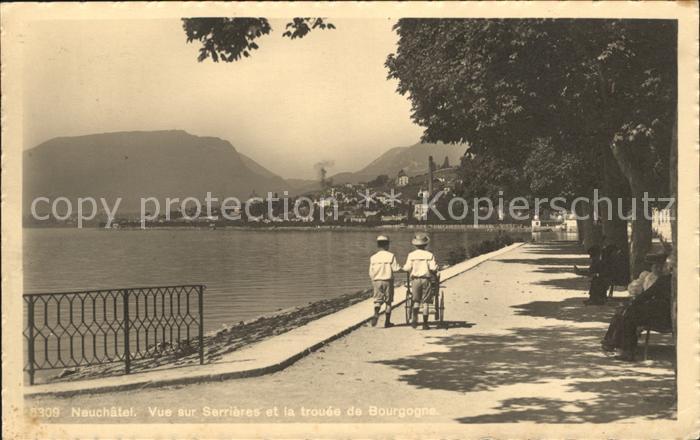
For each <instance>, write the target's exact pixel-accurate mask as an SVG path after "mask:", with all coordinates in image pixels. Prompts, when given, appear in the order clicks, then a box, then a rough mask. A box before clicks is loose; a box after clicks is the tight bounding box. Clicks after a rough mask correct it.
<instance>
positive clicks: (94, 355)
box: [23, 285, 205, 385]
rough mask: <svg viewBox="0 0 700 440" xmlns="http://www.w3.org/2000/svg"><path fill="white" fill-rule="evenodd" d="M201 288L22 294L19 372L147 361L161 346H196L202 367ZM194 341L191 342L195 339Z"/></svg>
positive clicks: (127, 365) (31, 373) (126, 366)
mask: <svg viewBox="0 0 700 440" xmlns="http://www.w3.org/2000/svg"><path fill="white" fill-rule="evenodd" d="M204 289H205V286H203V285H183V286H160V287H139V288H130V289H105V290H90V291H79V292H60V293H36V294H24V295H23V299H24V305H25V315H26V321H25V322H26V325H25V329H24V340H25V343H26V351H25V352H26V357H27V362H26V363H25V368H24V370H25V371H27V372H28V374H29V383H30V384H32V385H33V384H34V375H35V372H36V371H39V370H52V369H58V368H73V367H83V366H90V365H99V364H108V363H114V362H124V369H125V372H126V373H127V374H129V373H130V372H131V363H132V361H137V360H143V359H149V358H152V357H155V356H156V355H157V354H158V353H160V352H161V351H162V350H163V348H164V347H171V348H178V347H193V346H195V345H196V346H198V347H197V348H198V351H199V362H200V364H202V363H204V344H203V342H204V341H203V339H204V297H203V294H204ZM195 338H196V339H195Z"/></svg>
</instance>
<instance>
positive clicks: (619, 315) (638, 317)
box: [602, 254, 673, 361]
mask: <svg viewBox="0 0 700 440" xmlns="http://www.w3.org/2000/svg"><path fill="white" fill-rule="evenodd" d="M646 261H647V263H650V264H651V271H650V272H646V271H645V272H642V274H640V276H639V278H637V279H636V280H634V281H632V283H630V285H629V290H630V294H631V295H632V298H631V300H630V301H629V302H627V303H626V304H625V305H623V306H622V307H621V308H620V309H619V310H618V311H617V312H616V313H615V315H614V316H613V318H612V320H611V321H610V326H609V327H608V331H607V333H606V334H605V337H604V338H603V341H602V346H603V350H605V351H615V350H620V351H621V355H620V358H621V359H623V360H630V361H633V360H634V356H635V353H636V351H637V338H638V333H637V328H638V327H641V326H649V327H652V328H670V327H671V276H672V275H671V274H672V269H673V267H672V266H673V265H672V262H671V261H670V260H667V258H666V255H665V254H650V255H647V258H646Z"/></svg>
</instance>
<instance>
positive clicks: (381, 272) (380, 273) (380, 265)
mask: <svg viewBox="0 0 700 440" xmlns="http://www.w3.org/2000/svg"><path fill="white" fill-rule="evenodd" d="M400 270H401V266H399V263H397V262H396V257H395V256H394V254H392V253H391V252H389V251H385V250H384V249H382V250H380V251H378V252H377V253H376V254H374V255H372V256H371V257H370V259H369V277H370V279H372V281H388V280H393V279H394V272H398V271H400Z"/></svg>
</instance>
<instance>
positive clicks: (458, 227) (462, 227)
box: [24, 224, 531, 232]
mask: <svg viewBox="0 0 700 440" xmlns="http://www.w3.org/2000/svg"><path fill="white" fill-rule="evenodd" d="M24 229H76V230H77V229H78V228H77V227H75V226H64V225H51V226H49V225H44V226H34V225H32V226H26V225H25V226H24ZM82 229H89V230H108V231H120V230H123V231H134V230H193V229H197V230H218V229H223V230H234V231H377V230H407V231H412V230H438V231H439V230H444V231H519V232H531V230H530V226H529V225H518V224H498V225H494V224H484V225H471V224H445V225H441V224H410V225H403V224H400V225H372V226H368V225H357V226H348V225H313V226H292V225H290V226H268V225H261V226H242V225H220V226H216V227H210V226H209V225H207V224H198V225H184V224H183V225H172V224H171V225H163V226H151V225H148V226H146V228H141V227H140V226H137V225H134V226H122V227H119V228H103V227H99V226H93V227H84V228H82Z"/></svg>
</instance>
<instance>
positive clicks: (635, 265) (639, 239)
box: [630, 195, 652, 279]
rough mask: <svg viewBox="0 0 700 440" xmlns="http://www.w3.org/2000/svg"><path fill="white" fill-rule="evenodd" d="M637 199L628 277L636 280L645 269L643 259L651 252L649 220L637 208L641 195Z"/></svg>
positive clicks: (642, 210) (641, 208)
mask: <svg viewBox="0 0 700 440" xmlns="http://www.w3.org/2000/svg"><path fill="white" fill-rule="evenodd" d="M635 197H637V209H636V214H635V219H634V220H633V221H632V246H631V247H630V275H631V276H632V279H636V278H637V277H638V276H639V274H640V273H641V272H642V271H643V270H645V269H646V266H647V264H646V262H645V261H644V258H645V257H646V255H647V253H649V251H650V250H651V238H652V233H651V220H649V219H647V218H646V216H645V215H644V208H643V207H642V206H639V205H640V204H641V203H640V202H641V197H642V196H641V195H635Z"/></svg>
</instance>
